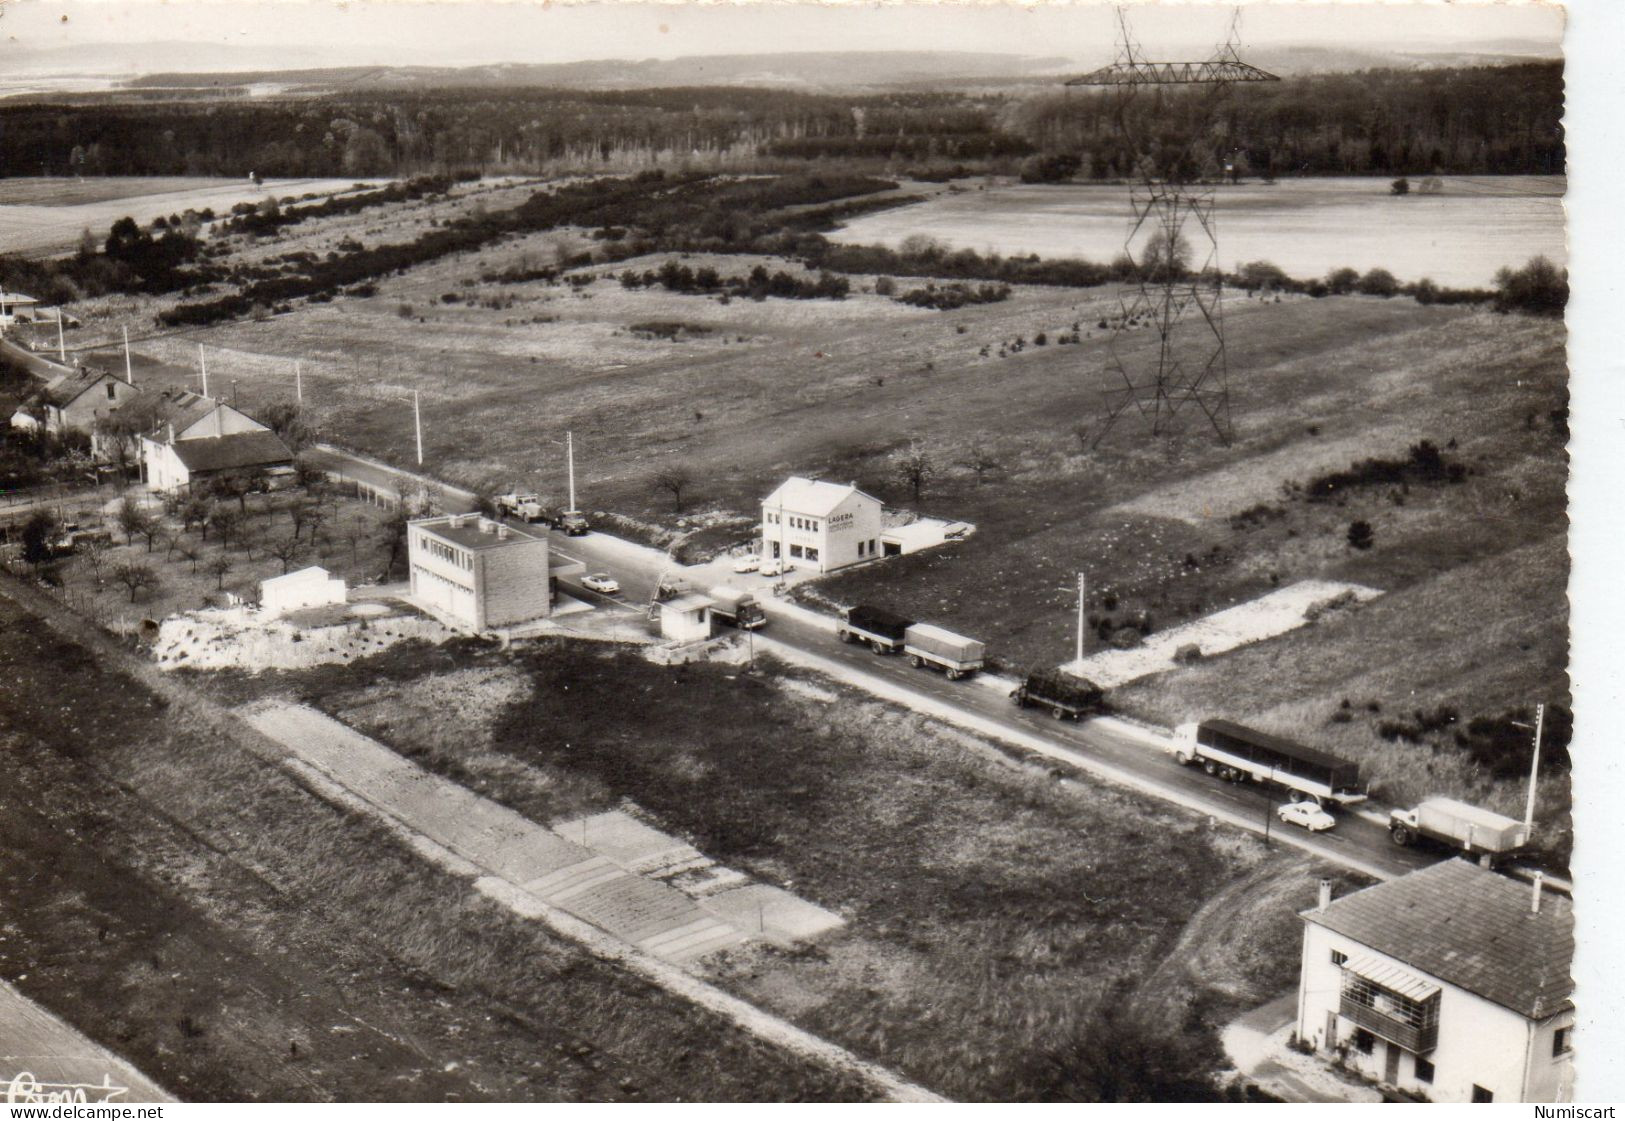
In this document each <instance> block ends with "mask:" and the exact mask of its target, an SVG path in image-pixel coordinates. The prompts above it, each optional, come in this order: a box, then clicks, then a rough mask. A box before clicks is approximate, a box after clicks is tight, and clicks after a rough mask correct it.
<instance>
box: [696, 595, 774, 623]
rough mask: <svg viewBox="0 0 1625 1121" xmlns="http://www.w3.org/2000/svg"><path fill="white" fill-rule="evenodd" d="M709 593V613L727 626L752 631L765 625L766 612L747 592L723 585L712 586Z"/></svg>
mask: <svg viewBox="0 0 1625 1121" xmlns="http://www.w3.org/2000/svg"><path fill="white" fill-rule="evenodd" d="M709 594H710V596H711V599H712V601H713V602H712V605H711V614H713V615H715V616H716V617H717V618H718V619H719V620H721V621H722V622H724V623H727V624H728V625H729V626H731V627H738V628H740V629H741V630H746V631H753V630H756V629H757V628H759V627H764V626H766V625H767V612H765V611H763V610H762V605H761V604H759V603H757V602H756V597H755V596H753V595H751V594H750V593H749V592H742V591H740V590H739V589H738V588H730V587H727V586H726V585H724V586H722V587H717V588H712V589H711V591H710V593H709Z"/></svg>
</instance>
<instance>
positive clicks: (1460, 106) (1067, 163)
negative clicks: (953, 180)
mask: <svg viewBox="0 0 1625 1121" xmlns="http://www.w3.org/2000/svg"><path fill="white" fill-rule="evenodd" d="M1562 114H1563V72H1562V66H1561V64H1560V63H1531V64H1522V65H1515V66H1504V67H1478V68H1468V69H1435V70H1372V71H1365V72H1361V73H1356V74H1330V75H1309V76H1303V77H1294V78H1288V79H1286V80H1283V81H1281V82H1279V83H1268V84H1261V85H1246V86H1235V87H1228V88H1226V89H1224V90H1222V91H1221V92H1219V93H1217V94H1215V93H1212V92H1210V91H1207V90H1206V89H1205V88H1201V87H1198V88H1197V89H1195V90H1183V91H1173V92H1169V93H1141V94H1140V95H1138V96H1137V97H1135V98H1134V99H1133V100H1132V101H1129V102H1127V103H1124V102H1121V101H1119V100H1118V95H1116V94H1114V93H1108V92H1102V91H1091V90H1084V89H1066V90H1061V89H1057V90H1055V91H1053V92H1043V93H1038V94H1027V93H1019V92H1010V93H941V92H938V93H917V92H910V93H893V94H865V95H861V96H858V95H853V96H841V95H831V94H807V93H797V92H791V91H784V90H772V89H749V88H719V89H707V88H696V89H655V90H622V91H575V90H551V89H513V90H507V91H492V90H490V89H440V90H426V91H411V92H400V93H396V92H390V93H371V92H369V93H351V94H336V95H325V96H317V97H287V98H281V99H266V100H259V99H256V100H253V101H242V100H232V99H219V100H213V101H199V100H196V99H176V100H173V101H168V102H161V103H154V102H151V101H144V102H141V103H130V102H119V101H113V100H107V101H102V102H93V103H79V104H72V105H62V104H28V103H20V104H11V105H9V106H7V107H5V108H4V109H0V175H39V174H42V173H45V174H65V173H66V174H83V175H226V176H239V175H246V174H248V173H250V172H256V173H258V174H261V175H271V176H335V175H337V176H349V175H354V176H374V175H409V174H431V173H442V174H443V173H446V172H451V171H457V170H462V169H478V170H482V171H485V172H487V173H494V172H498V171H513V172H531V173H552V172H558V171H561V170H566V169H570V170H583V171H589V172H591V171H600V172H620V171H635V170H643V169H649V168H655V167H665V168H670V169H677V168H681V167H684V166H690V167H694V168H704V169H707V170H718V169H732V170H753V171H769V170H788V169H790V168H791V167H792V166H796V165H799V166H801V167H805V165H806V162H807V161H815V162H816V163H818V164H823V165H826V166H827V165H828V164H829V163H832V162H837V161H838V162H840V163H842V164H845V165H847V166H848V167H850V168H851V169H852V170H856V171H862V172H867V173H877V172H885V173H888V174H923V175H927V176H941V175H946V174H951V173H986V172H998V173H1012V172H1015V171H1016V170H1018V169H1020V168H1021V166H1022V164H1023V162H1024V161H1031V160H1035V159H1036V160H1039V161H1043V160H1044V159H1045V158H1046V157H1048V158H1050V162H1049V163H1048V164H1043V165H1042V166H1044V167H1046V168H1047V169H1048V172H1047V173H1046V174H1047V175H1049V176H1053V175H1054V174H1056V173H1057V172H1058V173H1059V174H1065V175H1070V174H1073V173H1076V174H1078V175H1081V176H1085V177H1094V178H1113V177H1118V176H1122V175H1125V174H1127V173H1129V172H1130V171H1132V170H1133V168H1132V167H1131V165H1130V160H1129V158H1128V154H1127V153H1128V151H1129V144H1130V143H1132V144H1133V145H1134V146H1135V147H1137V148H1138V149H1139V150H1141V151H1146V150H1154V151H1157V152H1160V153H1162V155H1161V156H1160V157H1159V159H1160V160H1161V161H1162V162H1164V163H1165V164H1169V165H1172V164H1173V163H1175V162H1177V160H1178V159H1180V158H1185V159H1192V158H1193V157H1191V156H1189V155H1188V154H1186V153H1188V151H1189V150H1191V149H1194V150H1195V152H1196V155H1195V157H1194V162H1195V163H1197V164H1206V163H1208V162H1209V160H1210V159H1211V160H1213V161H1215V162H1217V163H1219V164H1221V165H1230V166H1232V167H1233V168H1235V169H1236V170H1237V171H1238V172H1244V173H1250V174H1254V175H1276V176H1286V175H1333V174H1336V175H1398V174H1413V175H1424V174H1475V173H1476V174H1553V173H1559V172H1561V171H1562V170H1563V169H1564V147H1563V132H1562V124H1561V120H1562ZM1182 154H1184V155H1182ZM1057 156H1064V157H1066V158H1065V159H1062V160H1059V161H1056V160H1054V157H1057Z"/></svg>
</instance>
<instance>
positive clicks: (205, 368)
mask: <svg viewBox="0 0 1625 1121" xmlns="http://www.w3.org/2000/svg"><path fill="white" fill-rule="evenodd" d="M197 368H198V373H199V374H200V375H201V376H202V378H203V396H205V397H207V396H208V395H209V360H208V359H207V358H205V357H203V344H202V343H198V344H197Z"/></svg>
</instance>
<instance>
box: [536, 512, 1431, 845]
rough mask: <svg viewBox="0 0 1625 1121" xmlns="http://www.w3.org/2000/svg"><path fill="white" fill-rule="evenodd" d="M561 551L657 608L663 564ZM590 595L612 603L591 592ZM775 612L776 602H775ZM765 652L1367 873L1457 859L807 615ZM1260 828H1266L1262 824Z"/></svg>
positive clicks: (784, 625) (587, 547) (603, 550)
mask: <svg viewBox="0 0 1625 1121" xmlns="http://www.w3.org/2000/svg"><path fill="white" fill-rule="evenodd" d="M553 543H554V552H556V553H558V554H560V555H562V556H568V557H570V558H571V559H575V560H580V561H583V562H584V563H585V564H586V565H587V569H588V571H590V572H594V571H603V572H608V573H610V574H611V575H613V576H614V577H615V578H616V579H617V580H619V581H620V583H621V593H620V595H619V596H617V597H614V598H615V599H616V600H617V601H619V602H623V603H626V604H628V605H630V606H634V607H641V605H643V604H646V603H647V602H648V601H649V598H650V595H651V593H652V591H653V588H654V584H655V581H656V580H657V579H658V577H659V575H660V573H659V571H658V568H657V567H653V566H650V565H648V564H639V563H637V561H638V559H639V558H637V557H636V556H635V555H634V554H632V552H631V551H630V550H627V549H626V548H625V547H624V546H621V545H620V543H618V542H616V541H614V539H611V538H605V537H604V536H603V535H601V534H588V535H587V536H585V537H577V538H564V537H560V536H558V535H554V537H553ZM749 582H755V583H759V584H761V585H762V588H763V594H761V595H760V598H762V599H765V600H769V601H770V600H771V597H770V596H768V595H766V594H765V588H766V586H767V584H768V581H766V580H762V579H760V578H758V577H754V576H751V577H742V578H741V580H740V583H741V584H742V585H745V586H753V585H752V584H751V583H749ZM581 594H582V598H584V599H588V600H592V599H599V600H602V599H603V598H604V597H595V596H593V594H592V593H590V592H586V591H584V590H583V592H582V593H581ZM769 609H770V611H771V602H770V603H769ZM758 633H759V634H760V636H761V637H762V639H763V640H764V641H763V646H764V647H767V646H769V645H770V644H773V643H783V644H785V645H786V646H788V647H790V648H792V649H794V650H798V651H804V652H806V653H808V654H811V655H816V656H817V657H819V658H822V659H825V660H826V661H830V662H834V663H837V664H839V665H841V666H843V667H847V668H848V669H850V670H852V671H856V672H859V673H862V674H865V675H868V676H869V677H871V678H874V679H879V681H881V682H884V683H885V684H886V685H887V686H888V687H890V689H891V690H892V691H896V690H903V691H906V693H908V694H910V695H912V696H914V697H917V698H919V699H920V700H921V701H923V702H925V703H923V704H919V705H916V706H915V707H919V708H922V709H927V710H929V709H931V708H941V707H951V708H953V709H956V710H959V711H961V712H965V713H969V714H972V715H974V716H975V717H979V718H981V719H982V720H984V721H987V722H990V723H992V724H995V725H997V726H999V727H1000V728H1004V729H1009V730H1011V731H1013V732H1016V733H1020V734H1022V735H1023V736H1025V737H1031V738H1034V739H1037V740H1041V741H1043V742H1044V743H1045V744H1048V745H1051V746H1053V748H1055V749H1057V752H1058V754H1059V755H1060V757H1063V758H1064V757H1068V756H1071V757H1075V759H1076V760H1077V761H1078V762H1079V763H1080V764H1081V765H1084V766H1085V768H1086V769H1088V765H1089V764H1096V765H1105V766H1106V767H1108V768H1110V769H1112V770H1115V771H1122V772H1127V773H1128V774H1129V775H1131V776H1133V778H1134V780H1135V785H1136V786H1139V787H1140V788H1141V789H1149V790H1150V791H1151V792H1152V793H1155V794H1160V795H1163V796H1166V797H1169V798H1170V799H1171V800H1174V801H1177V802H1181V803H1184V804H1187V805H1191V804H1194V805H1195V806H1197V807H1199V808H1205V809H1208V810H1210V811H1212V812H1215V813H1217V814H1220V815H1222V816H1224V817H1225V818H1226V819H1240V820H1241V821H1242V822H1244V823H1247V824H1251V825H1252V827H1253V828H1255V829H1257V830H1258V831H1260V832H1262V830H1263V827H1264V823H1265V821H1266V820H1267V821H1269V823H1270V833H1271V836H1272V837H1283V838H1286V839H1289V841H1290V843H1292V844H1293V845H1294V846H1295V847H1298V848H1304V849H1307V850H1308V851H1311V852H1314V853H1315V854H1317V855H1319V856H1323V857H1325V858H1326V859H1329V860H1332V861H1335V862H1337V863H1339V864H1343V865H1345V866H1352V867H1356V868H1358V869H1360V870H1362V871H1367V872H1375V873H1377V874H1381V875H1387V876H1394V875H1401V874H1403V873H1405V872H1409V871H1413V870H1414V869H1416V868H1420V867H1423V866H1425V865H1427V864H1431V863H1433V862H1435V861H1437V860H1439V859H1440V858H1441V857H1443V856H1446V855H1448V854H1447V853H1444V852H1440V851H1435V850H1428V849H1405V848H1398V847H1396V846H1395V845H1394V844H1393V842H1392V841H1390V840H1389V839H1388V832H1387V830H1386V829H1384V828H1382V827H1381V826H1380V825H1377V824H1374V823H1372V822H1369V821H1365V820H1362V819H1361V818H1358V817H1355V816H1352V815H1349V814H1342V815H1340V817H1339V821H1338V825H1337V828H1336V829H1335V830H1333V831H1331V832H1329V833H1322V834H1318V835H1310V834H1308V833H1307V832H1305V831H1304V830H1302V829H1299V828H1297V827H1294V826H1284V825H1282V824H1281V823H1280V822H1279V821H1278V820H1275V819H1274V818H1273V817H1270V816H1269V810H1270V808H1271V807H1273V806H1275V805H1279V804H1280V799H1276V800H1275V801H1271V800H1270V799H1269V798H1267V797H1266V795H1265V794H1264V793H1263V788H1261V787H1258V786H1254V785H1246V784H1243V785H1232V784H1229V783H1226V782H1222V781H1220V780H1218V779H1214V778H1211V777H1209V776H1208V775H1206V774H1203V773H1202V771H1201V770H1200V769H1199V768H1196V767H1181V766H1179V765H1178V764H1177V763H1175V762H1174V761H1173V760H1172V759H1171V758H1170V757H1168V756H1167V755H1166V754H1164V753H1163V752H1161V751H1158V750H1156V749H1155V748H1154V747H1151V746H1149V745H1147V743H1146V742H1145V741H1144V740H1143V739H1142V738H1139V737H1136V736H1134V735H1132V734H1129V733H1127V732H1125V731H1122V730H1120V729H1116V728H1113V727H1112V726H1111V725H1110V724H1103V723H1100V722H1086V723H1082V724H1072V723H1068V722H1064V721H1057V720H1055V719H1054V718H1053V717H1051V716H1050V715H1049V714H1048V713H1047V712H1044V711H1042V710H1039V709H1020V708H1017V707H1015V706H1014V705H1013V704H1011V702H1010V700H1009V698H1008V697H1007V696H1006V695H1005V694H1004V692H1003V691H1002V690H996V689H991V688H988V687H986V685H979V684H977V683H976V682H975V681H974V680H964V681H949V680H948V679H947V678H946V677H944V676H943V675H941V674H938V673H935V672H933V671H930V670H925V669H915V668H914V667H913V666H911V665H909V663H908V661H907V660H906V659H903V658H900V657H896V656H891V657H880V656H876V655H874V654H872V653H870V652H869V651H868V649H867V648H865V647H862V646H849V645H847V644H845V643H843V642H841V641H840V640H839V639H837V638H836V637H835V635H834V634H833V633H831V632H830V631H829V630H827V629H824V628H822V627H818V626H815V625H813V624H811V623H809V622H805V621H803V620H801V619H799V618H791V617H786V616H785V615H783V614H776V615H775V617H774V618H773V619H772V621H771V622H770V623H769V625H768V626H767V627H766V628H764V629H763V630H762V631H760V632H758ZM1253 823H1256V824H1253Z"/></svg>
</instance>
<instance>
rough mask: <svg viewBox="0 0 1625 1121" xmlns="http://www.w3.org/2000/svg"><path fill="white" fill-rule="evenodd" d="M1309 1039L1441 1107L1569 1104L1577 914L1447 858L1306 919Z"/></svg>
mask: <svg viewBox="0 0 1625 1121" xmlns="http://www.w3.org/2000/svg"><path fill="white" fill-rule="evenodd" d="M1302 917H1303V920H1304V939H1303V969H1302V973H1301V975H1300V978H1299V983H1298V1027H1297V1033H1298V1039H1299V1040H1300V1041H1301V1042H1303V1043H1306V1044H1308V1045H1309V1046H1311V1047H1313V1048H1314V1049H1315V1050H1316V1051H1318V1052H1320V1053H1321V1054H1323V1055H1326V1056H1328V1057H1335V1058H1337V1059H1338V1060H1339V1061H1340V1062H1342V1063H1343V1064H1344V1065H1345V1066H1347V1067H1349V1068H1351V1069H1353V1070H1354V1071H1356V1072H1358V1073H1360V1074H1362V1075H1364V1076H1366V1077H1368V1078H1370V1079H1372V1080H1374V1081H1376V1082H1378V1083H1379V1084H1381V1085H1384V1086H1387V1087H1390V1088H1392V1089H1393V1090H1396V1091H1398V1092H1400V1093H1401V1094H1406V1095H1410V1096H1414V1097H1425V1098H1427V1099H1429V1100H1431V1101H1435V1102H1491V1101H1494V1102H1564V1101H1570V1100H1572V1097H1573V1085H1574V1003H1573V999H1572V998H1573V993H1574V982H1573V979H1572V977H1571V976H1570V966H1571V963H1572V961H1573V958H1574V909H1573V904H1572V902H1571V901H1570V900H1569V899H1567V898H1566V897H1563V896H1560V895H1557V894H1555V893H1552V892H1548V891H1544V890H1543V889H1542V887H1541V884H1540V882H1539V879H1538V878H1537V880H1536V882H1535V883H1534V884H1533V885H1531V884H1527V883H1522V882H1519V881H1515V880H1512V879H1509V878H1508V877H1506V876H1503V875H1500V874H1498V873H1495V872H1492V871H1489V870H1488V869H1485V868H1481V867H1479V866H1477V865H1476V864H1472V863H1469V862H1468V861H1465V860H1447V861H1444V862H1442V863H1439V864H1435V865H1432V866H1431V867H1428V868H1423V869H1421V870H1419V871H1416V872H1412V873H1410V874H1408V875H1405V876H1400V877H1399V878H1397V879H1393V880H1389V881H1387V882H1385V883H1380V884H1377V885H1376V886H1374V887H1368V888H1366V889H1364V890H1363V891H1357V892H1354V893H1353V894H1351V895H1348V896H1345V897H1343V898H1341V899H1337V900H1333V899H1332V898H1331V890H1330V884H1329V883H1327V882H1323V883H1322V885H1321V896H1320V902H1319V905H1318V906H1316V907H1315V908H1313V909H1312V910H1309V911H1305V912H1304V913H1303V916H1302Z"/></svg>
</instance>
